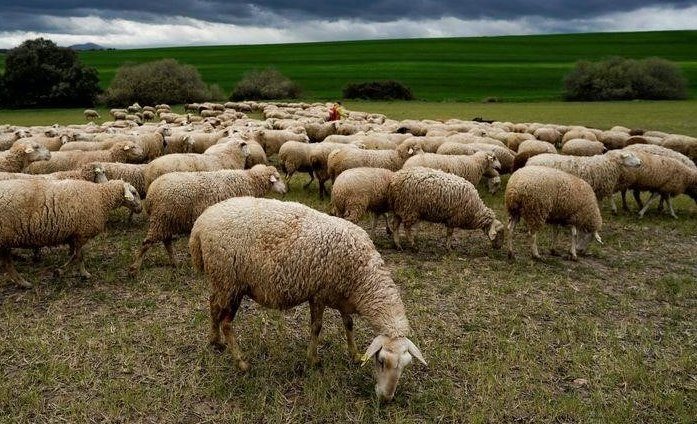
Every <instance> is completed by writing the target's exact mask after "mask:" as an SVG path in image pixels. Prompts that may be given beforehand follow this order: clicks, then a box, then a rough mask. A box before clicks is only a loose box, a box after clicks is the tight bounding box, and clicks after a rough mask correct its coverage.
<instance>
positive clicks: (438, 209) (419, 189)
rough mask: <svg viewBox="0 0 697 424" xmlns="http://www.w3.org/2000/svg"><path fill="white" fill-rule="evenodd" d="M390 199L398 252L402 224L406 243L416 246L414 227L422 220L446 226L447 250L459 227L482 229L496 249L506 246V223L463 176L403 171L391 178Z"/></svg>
mask: <svg viewBox="0 0 697 424" xmlns="http://www.w3.org/2000/svg"><path fill="white" fill-rule="evenodd" d="M388 198H389V203H390V209H391V210H392V211H393V213H394V216H393V220H392V231H393V233H392V236H393V238H394V243H395V245H396V246H397V248H399V249H401V248H402V246H401V244H400V242H399V225H400V223H404V231H405V232H406V235H407V240H408V241H409V243H410V244H411V246H412V247H415V244H414V237H413V235H412V232H411V227H412V226H413V225H414V224H416V223H417V222H418V221H419V220H425V221H430V222H440V223H443V224H445V226H446V227H447V228H448V232H447V240H446V247H447V248H448V249H450V246H451V244H452V238H453V233H454V229H455V228H456V227H457V228H463V229H470V230H474V229H481V230H482V231H484V234H486V235H487V237H488V238H489V240H491V243H492V245H493V247H494V248H497V249H498V248H500V247H501V245H502V244H503V224H502V223H501V222H500V221H499V220H497V219H496V214H494V211H493V210H491V209H490V208H489V207H487V206H486V205H485V204H484V202H483V201H482V199H481V198H480V197H479V193H478V192H477V189H476V188H474V185H472V183H471V182H469V181H467V180H466V179H464V178H462V177H458V176H456V175H453V174H448V173H446V172H443V171H439V170H435V169H429V168H423V167H415V168H407V169H402V170H401V171H398V172H395V174H394V176H393V178H392V182H391V183H390V187H389V190H388Z"/></svg>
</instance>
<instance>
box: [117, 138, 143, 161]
mask: <svg viewBox="0 0 697 424" xmlns="http://www.w3.org/2000/svg"><path fill="white" fill-rule="evenodd" d="M122 149H123V150H124V151H125V152H126V159H127V160H128V161H129V162H138V161H141V160H142V159H143V155H144V154H145V152H143V148H142V147H140V146H139V145H137V144H135V143H131V142H130V141H129V142H128V143H126V144H124V145H123V147H122Z"/></svg>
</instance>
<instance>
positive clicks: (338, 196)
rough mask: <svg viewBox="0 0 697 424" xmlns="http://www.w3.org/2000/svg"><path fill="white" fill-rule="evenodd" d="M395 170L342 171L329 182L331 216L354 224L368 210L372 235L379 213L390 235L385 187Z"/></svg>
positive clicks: (356, 169)
mask: <svg viewBox="0 0 697 424" xmlns="http://www.w3.org/2000/svg"><path fill="white" fill-rule="evenodd" d="M393 175H394V172H392V171H390V170H389V169H384V168H353V169H349V170H347V171H345V172H342V173H341V175H339V176H338V177H337V178H336V181H334V184H333V185H332V196H331V211H332V215H334V216H338V217H340V218H344V219H347V220H349V221H351V222H353V223H354V224H356V223H358V220H359V219H360V218H361V217H362V216H363V215H365V213H366V212H368V211H369V212H371V213H372V215H373V225H372V229H371V233H370V234H371V236H374V235H375V226H376V224H377V220H378V218H379V217H380V216H381V215H384V216H385V222H386V223H387V233H388V234H390V233H391V232H392V231H391V229H390V226H389V223H388V222H387V215H386V214H387V212H389V202H388V201H387V189H388V187H389V185H390V181H392V176H393Z"/></svg>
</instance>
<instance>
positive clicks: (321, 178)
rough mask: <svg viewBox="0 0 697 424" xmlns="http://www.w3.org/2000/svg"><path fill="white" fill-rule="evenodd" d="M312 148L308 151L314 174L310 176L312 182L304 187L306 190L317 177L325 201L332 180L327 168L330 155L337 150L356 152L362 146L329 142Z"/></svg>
mask: <svg viewBox="0 0 697 424" xmlns="http://www.w3.org/2000/svg"><path fill="white" fill-rule="evenodd" d="M310 146H311V147H309V148H308V151H309V160H310V169H311V172H312V173H311V174H310V182H308V183H307V184H305V186H304V187H305V188H306V187H307V186H309V185H310V184H311V183H312V178H313V177H316V178H317V183H318V185H319V198H320V199H324V195H325V194H327V189H326V187H325V184H326V182H327V181H328V180H329V179H330V178H331V176H330V174H329V168H328V166H327V162H328V161H329V155H330V154H331V153H332V152H335V151H337V150H347V149H348V150H351V149H353V150H356V149H358V148H360V146H358V145H354V144H339V143H329V142H327V141H323V142H321V143H315V144H312V145H310Z"/></svg>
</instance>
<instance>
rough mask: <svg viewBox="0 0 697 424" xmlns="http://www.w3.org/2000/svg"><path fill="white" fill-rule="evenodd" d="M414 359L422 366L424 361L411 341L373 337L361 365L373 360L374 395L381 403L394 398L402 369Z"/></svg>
mask: <svg viewBox="0 0 697 424" xmlns="http://www.w3.org/2000/svg"><path fill="white" fill-rule="evenodd" d="M412 357H415V358H416V359H418V360H419V362H421V363H422V364H424V365H427V364H426V360H424V357H423V356H422V355H421V351H420V350H419V348H418V347H416V345H414V343H412V341H411V340H409V339H408V338H406V337H388V336H385V335H379V336H377V337H375V338H374V339H373V341H372V343H370V346H368V349H367V350H366V351H365V354H364V355H363V364H365V363H367V362H368V361H369V360H370V358H374V359H375V363H374V368H373V371H374V374H375V380H376V383H375V394H376V395H377V396H378V398H379V399H380V400H381V401H385V402H389V401H391V400H392V398H393V397H394V392H395V390H396V389H397V383H399V377H401V375H402V371H403V370H404V367H406V366H407V365H408V364H409V363H410V362H411V359H412Z"/></svg>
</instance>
